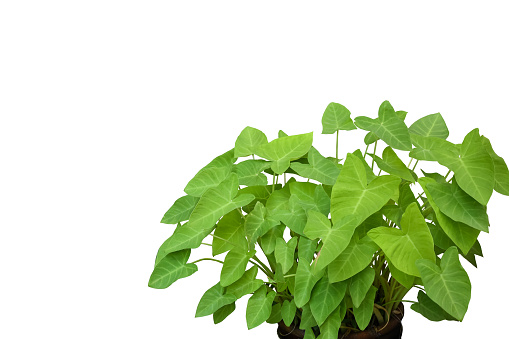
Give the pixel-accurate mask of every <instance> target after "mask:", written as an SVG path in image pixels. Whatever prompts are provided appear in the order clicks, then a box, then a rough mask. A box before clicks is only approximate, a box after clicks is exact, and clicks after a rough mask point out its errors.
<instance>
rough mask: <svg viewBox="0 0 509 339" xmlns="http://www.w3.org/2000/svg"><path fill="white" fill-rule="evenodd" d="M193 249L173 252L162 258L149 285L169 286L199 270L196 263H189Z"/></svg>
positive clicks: (157, 286) (156, 286) (155, 286)
mask: <svg viewBox="0 0 509 339" xmlns="http://www.w3.org/2000/svg"><path fill="white" fill-rule="evenodd" d="M190 255H191V250H190V249H186V250H181V251H178V252H173V253H170V254H168V255H166V256H165V257H164V258H162V259H161V260H160V261H159V262H158V263H157V265H156V266H155V268H154V271H153V272H152V275H151V276H150V280H149V282H148V286H149V287H152V288H158V289H162V288H167V287H169V286H170V285H171V284H173V283H174V282H175V281H177V280H179V279H182V278H186V277H188V276H190V275H191V274H193V273H194V272H196V271H198V267H197V266H196V265H195V264H188V263H187V260H189V256H190Z"/></svg>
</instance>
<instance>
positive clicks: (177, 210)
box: [161, 195, 200, 224]
mask: <svg viewBox="0 0 509 339" xmlns="http://www.w3.org/2000/svg"><path fill="white" fill-rule="evenodd" d="M198 200H200V198H197V197H193V196H190V195H184V196H183V197H180V198H178V199H177V200H176V201H175V203H174V204H173V205H172V206H171V207H170V209H169V210H168V211H167V212H166V213H165V214H164V216H163V219H162V220H161V222H162V223H163V224H176V223H179V222H182V221H186V220H189V216H190V215H191V212H192V211H193V209H194V208H195V206H196V204H197V203H198Z"/></svg>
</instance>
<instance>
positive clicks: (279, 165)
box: [255, 132, 313, 174]
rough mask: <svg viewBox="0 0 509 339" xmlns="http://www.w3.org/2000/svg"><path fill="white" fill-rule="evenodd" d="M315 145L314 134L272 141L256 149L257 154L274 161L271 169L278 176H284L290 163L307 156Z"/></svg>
mask: <svg viewBox="0 0 509 339" xmlns="http://www.w3.org/2000/svg"><path fill="white" fill-rule="evenodd" d="M312 143H313V133H312V132H311V133H307V134H298V135H291V136H287V137H281V138H278V139H275V140H272V141H271V142H269V143H268V144H265V145H261V146H259V147H257V148H256V152H255V154H256V155H258V156H260V157H262V158H265V159H267V160H270V161H272V164H271V169H272V170H273V171H274V172H275V173H276V174H283V173H284V172H285V171H286V170H287V169H288V168H289V167H290V161H292V160H296V159H299V158H300V157H302V156H303V155H305V154H306V153H307V152H308V151H309V149H310V148H311V144H312Z"/></svg>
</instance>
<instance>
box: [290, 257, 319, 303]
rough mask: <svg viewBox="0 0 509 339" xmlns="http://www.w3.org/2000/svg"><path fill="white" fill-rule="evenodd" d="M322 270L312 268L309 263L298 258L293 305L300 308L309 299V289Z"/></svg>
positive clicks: (310, 289) (316, 280) (311, 288)
mask: <svg viewBox="0 0 509 339" xmlns="http://www.w3.org/2000/svg"><path fill="white" fill-rule="evenodd" d="M323 273H324V271H323V270H322V271H318V270H313V269H311V267H310V263H309V262H307V261H306V260H304V259H301V260H299V263H298V265H297V272H296V274H295V291H294V292H295V293H294V296H295V305H297V307H299V308H301V307H302V306H304V305H305V304H307V302H308V301H309V298H310V297H311V291H312V290H313V287H314V286H315V284H316V283H317V282H318V280H320V278H321V277H322V276H323Z"/></svg>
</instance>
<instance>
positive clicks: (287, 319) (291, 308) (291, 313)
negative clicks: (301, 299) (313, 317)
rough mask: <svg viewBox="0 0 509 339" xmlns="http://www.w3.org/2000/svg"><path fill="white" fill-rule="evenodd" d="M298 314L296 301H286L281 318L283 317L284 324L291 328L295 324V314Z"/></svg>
mask: <svg viewBox="0 0 509 339" xmlns="http://www.w3.org/2000/svg"><path fill="white" fill-rule="evenodd" d="M296 312H297V306H295V301H294V300H293V299H292V301H288V300H285V301H284V302H283V306H282V307H281V316H282V317H283V322H284V323H285V325H286V326H290V325H291V324H292V323H293V319H294V318H295V313H296Z"/></svg>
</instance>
